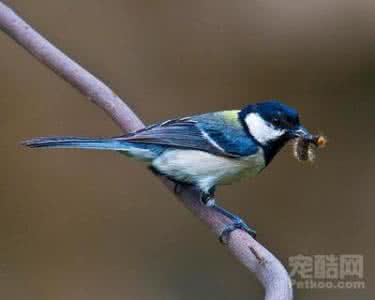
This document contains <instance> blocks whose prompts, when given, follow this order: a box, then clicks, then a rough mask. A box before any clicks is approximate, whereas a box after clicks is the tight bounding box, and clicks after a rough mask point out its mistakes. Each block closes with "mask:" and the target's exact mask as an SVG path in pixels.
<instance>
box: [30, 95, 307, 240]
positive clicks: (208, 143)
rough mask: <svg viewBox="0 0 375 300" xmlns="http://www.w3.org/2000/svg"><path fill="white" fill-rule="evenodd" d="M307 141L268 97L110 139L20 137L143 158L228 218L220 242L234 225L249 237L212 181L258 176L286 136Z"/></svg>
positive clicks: (292, 113) (35, 143) (41, 144)
mask: <svg viewBox="0 0 375 300" xmlns="http://www.w3.org/2000/svg"><path fill="white" fill-rule="evenodd" d="M295 138H303V139H304V140H307V141H312V140H313V139H314V136H313V135H311V134H310V133H309V132H308V131H307V130H306V129H305V128H304V127H303V126H302V125H301V124H300V120H299V116H298V112H297V111H296V110H295V109H293V108H291V107H288V106H287V105H285V104H283V103H281V102H278V101H275V100H272V101H266V102H262V103H257V104H250V105H247V106H245V107H244V108H242V109H241V110H227V111H220V112H212V113H206V114H201V115H195V116H190V117H184V118H178V119H173V120H167V121H165V122H162V123H157V124H154V125H151V126H148V127H146V128H144V129H141V130H138V131H136V132H132V133H130V134H127V135H123V136H117V137H111V138H82V137H65V136H63V137H41V138H34V139H31V140H28V141H25V142H24V144H25V145H26V146H28V147H32V148H81V149H99V150H111V151H117V152H120V153H123V154H126V155H128V156H131V157H134V158H137V159H139V160H142V161H145V162H146V163H147V164H148V165H149V167H150V168H151V169H152V170H153V171H154V172H156V173H158V174H161V175H163V176H166V177H168V178H169V179H171V180H173V181H174V182H175V183H176V185H180V184H188V185H193V186H194V187H195V188H197V189H198V190H199V191H200V192H201V195H202V196H201V200H202V202H203V203H204V204H205V205H208V206H211V207H213V208H215V209H217V210H218V211H219V212H221V213H222V214H224V215H226V216H227V217H229V218H230V219H231V220H232V221H233V224H231V225H229V226H227V228H225V229H224V231H223V232H222V234H221V236H220V240H221V241H224V239H225V238H226V237H227V236H228V234H229V233H230V232H232V231H233V230H235V229H238V228H239V229H243V230H245V231H247V232H248V233H250V234H251V235H252V236H254V237H255V231H254V230H253V229H251V228H250V227H248V226H247V225H246V224H245V223H244V222H243V221H242V220H241V219H240V218H239V217H237V216H236V215H234V214H232V213H230V212H229V211H227V210H225V209H223V208H222V207H220V206H218V205H217V204H215V202H214V200H213V196H214V191H215V187H216V186H217V185H222V184H229V183H232V182H233V181H236V180H238V179H240V178H243V177H247V176H254V175H257V174H259V173H260V172H261V171H262V170H263V169H264V168H265V167H266V166H268V165H269V164H270V162H271V161H272V159H273V158H274V157H275V155H276V154H277V153H278V152H279V150H280V149H281V148H282V147H283V146H284V145H285V144H286V143H287V142H288V141H289V140H291V139H295Z"/></svg>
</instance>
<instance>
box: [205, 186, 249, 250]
mask: <svg viewBox="0 0 375 300" xmlns="http://www.w3.org/2000/svg"><path fill="white" fill-rule="evenodd" d="M214 194H215V188H214V187H213V188H211V189H210V190H209V191H208V192H207V193H205V192H202V194H201V201H202V202H203V204H204V205H206V206H208V207H211V208H212V209H214V210H216V211H217V212H219V213H220V214H222V215H223V216H226V217H227V218H228V219H230V220H231V221H232V223H231V224H228V225H226V226H225V228H224V230H223V231H222V232H221V234H220V236H219V241H220V242H221V243H223V244H226V243H227V241H228V238H229V235H230V233H231V232H232V231H234V230H236V229H241V230H244V231H246V232H247V233H248V234H250V235H251V236H252V237H253V238H254V239H255V237H256V231H255V230H254V229H252V228H250V227H249V226H248V225H247V224H246V223H245V222H244V221H243V220H242V219H241V218H240V217H238V216H237V215H235V214H233V213H231V212H230V211H228V210H226V209H225V208H223V207H221V206H219V205H217V204H216V203H215V198H214Z"/></svg>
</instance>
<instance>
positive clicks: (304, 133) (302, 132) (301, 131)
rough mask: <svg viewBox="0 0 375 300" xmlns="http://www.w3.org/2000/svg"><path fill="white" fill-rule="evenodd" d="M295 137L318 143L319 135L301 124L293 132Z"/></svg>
mask: <svg viewBox="0 0 375 300" xmlns="http://www.w3.org/2000/svg"><path fill="white" fill-rule="evenodd" d="M291 135H292V137H293V138H302V139H304V140H305V141H307V142H310V143H313V144H316V140H317V137H316V136H314V135H312V134H311V133H310V132H309V131H308V130H307V129H306V128H305V127H303V126H299V127H298V128H297V129H294V130H293V131H292V132H291Z"/></svg>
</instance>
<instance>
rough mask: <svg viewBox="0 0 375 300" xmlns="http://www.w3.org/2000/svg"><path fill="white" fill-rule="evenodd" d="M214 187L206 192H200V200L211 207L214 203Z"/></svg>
mask: <svg viewBox="0 0 375 300" xmlns="http://www.w3.org/2000/svg"><path fill="white" fill-rule="evenodd" d="M214 195H215V187H212V188H211V189H210V190H209V191H208V192H201V202H202V203H203V204H204V205H206V206H208V207H212V206H214V205H215V196H214Z"/></svg>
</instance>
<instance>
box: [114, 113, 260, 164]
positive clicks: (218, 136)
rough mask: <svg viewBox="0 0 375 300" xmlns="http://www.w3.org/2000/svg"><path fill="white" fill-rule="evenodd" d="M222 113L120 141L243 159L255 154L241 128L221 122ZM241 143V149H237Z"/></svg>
mask: <svg viewBox="0 0 375 300" xmlns="http://www.w3.org/2000/svg"><path fill="white" fill-rule="evenodd" d="M221 114H222V113H211V114H205V115H199V116H194V117H188V118H182V119H175V120H169V121H166V122H163V123H159V124H155V125H151V126H149V127H146V128H144V129H141V130H139V131H136V132H134V133H132V134H130V135H127V136H123V137H119V138H118V139H120V140H125V141H128V142H132V143H144V144H155V145H162V146H166V147H174V148H183V149H192V150H200V151H205V152H209V153H213V154H216V155H220V156H228V157H241V156H245V155H250V154H252V153H255V152H256V145H254V144H252V143H250V144H249V137H248V136H247V135H246V133H245V132H244V131H243V129H242V130H241V128H242V125H240V126H238V124H236V125H234V123H231V122H226V121H225V120H221V119H220V117H222V115H221ZM237 143H241V145H237Z"/></svg>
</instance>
